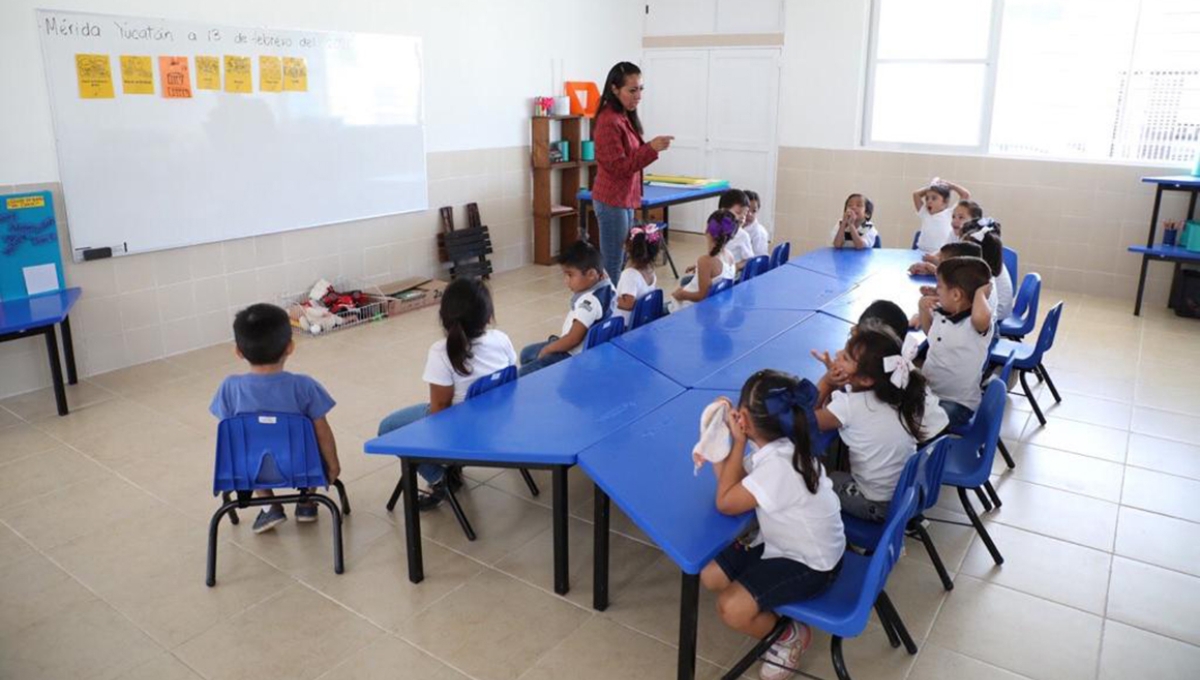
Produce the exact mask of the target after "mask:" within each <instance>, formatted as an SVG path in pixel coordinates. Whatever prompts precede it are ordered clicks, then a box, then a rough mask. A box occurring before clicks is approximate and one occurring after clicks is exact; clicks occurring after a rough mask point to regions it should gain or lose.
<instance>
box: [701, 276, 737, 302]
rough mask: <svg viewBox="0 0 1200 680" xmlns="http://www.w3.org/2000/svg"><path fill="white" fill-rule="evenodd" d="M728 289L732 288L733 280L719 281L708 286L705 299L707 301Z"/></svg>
mask: <svg viewBox="0 0 1200 680" xmlns="http://www.w3.org/2000/svg"><path fill="white" fill-rule="evenodd" d="M730 288H733V279H720V280H718V281H715V282H714V283H712V284H710V285H709V287H708V295H707V296H705V298H706V299H707V298H710V297H713V296H714V295H717V294H719V293H724V292H725V291H727V290H729V289H730Z"/></svg>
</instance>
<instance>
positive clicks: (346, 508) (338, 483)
mask: <svg viewBox="0 0 1200 680" xmlns="http://www.w3.org/2000/svg"><path fill="white" fill-rule="evenodd" d="M333 488H335V489H337V492H338V498H339V499H341V501H342V514H343V515H349V514H350V497H349V496H347V495H346V485H345V484H342V480H340V479H338V480H335V481H334V482H333Z"/></svg>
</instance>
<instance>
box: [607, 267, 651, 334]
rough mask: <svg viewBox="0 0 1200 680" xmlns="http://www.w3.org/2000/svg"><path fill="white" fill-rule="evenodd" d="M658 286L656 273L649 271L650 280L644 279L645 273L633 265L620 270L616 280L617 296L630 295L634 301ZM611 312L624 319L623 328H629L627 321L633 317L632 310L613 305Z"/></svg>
mask: <svg viewBox="0 0 1200 680" xmlns="http://www.w3.org/2000/svg"><path fill="white" fill-rule="evenodd" d="M655 288H658V275H657V274H655V273H654V272H653V271H651V272H650V281H649V282H647V281H646V277H645V275H643V274H642V272H640V271H638V270H637V269H634V268H633V267H626V268H625V269H624V270H623V271H622V272H621V278H620V279H618V280H617V297H618V298H620V297H621V296H622V295H632V296H633V300H634V303H636V302H637V301H638V300H640V299H641V297H642V296H643V295H645V294H646V293H649V292H650V291H652V290H654V289H655ZM613 314H617V315H619V316H620V317H621V318H622V319H624V320H625V329H626V330H628V329H629V322H630V320H632V319H633V310H632V309H631V310H629V311H626V310H624V309H621V308H620V307H616V306H615V305H614V308H613Z"/></svg>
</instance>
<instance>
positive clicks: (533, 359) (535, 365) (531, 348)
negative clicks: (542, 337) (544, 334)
mask: <svg viewBox="0 0 1200 680" xmlns="http://www.w3.org/2000/svg"><path fill="white" fill-rule="evenodd" d="M557 339H558V338H555V337H551V338H550V339H549V340H547V341H546V342H535V343H533V344H532V345H527V346H526V347H525V349H522V350H521V370H520V371H519V373H518V375H521V376H526V375H529V374H530V373H533V372H534V371H540V370H541V369H543V368H545V367H547V366H552V365H554V364H557V363H558V362H560V361H562V360H563V359H570V358H571V355H570V354H568V353H567V352H551V353H549V354H547V355H546V356H544V357H542V358H540V359H539V358H538V352H541V351H542V348H543V347H545V346H546V345H549V344H550V343H552V342H554V341H555V340H557Z"/></svg>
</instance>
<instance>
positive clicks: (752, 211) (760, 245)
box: [742, 189, 771, 257]
mask: <svg viewBox="0 0 1200 680" xmlns="http://www.w3.org/2000/svg"><path fill="white" fill-rule="evenodd" d="M746 198H747V199H748V200H749V201H750V205H749V206H748V207H747V208H746V224H744V225H743V226H742V229H744V230H745V231H746V233H747V234H749V235H750V248H751V250H753V251H754V256H755V257H758V256H759V255H768V256H769V255H770V254H771V230H770V229H767V225H765V224H763V223H762V221H761V220H759V219H758V209H759V208H760V207H762V202H761V201H759V200H758V192H755V191H750V190H749V189H746Z"/></svg>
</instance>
